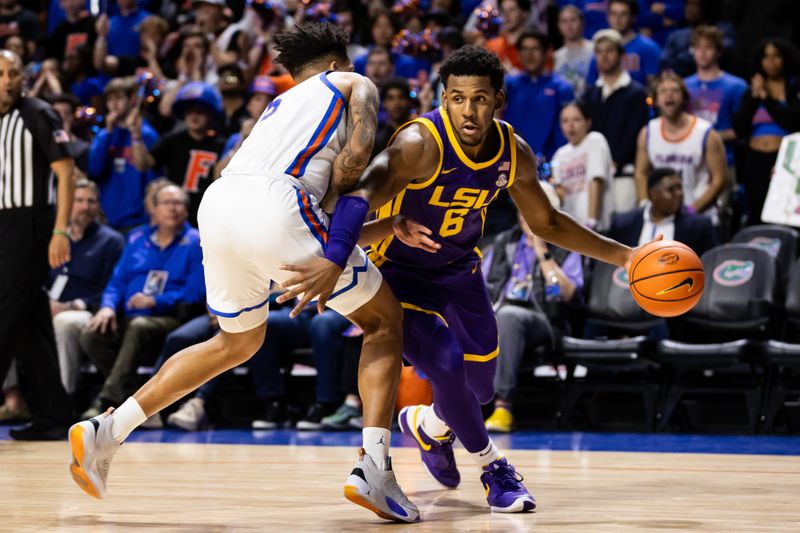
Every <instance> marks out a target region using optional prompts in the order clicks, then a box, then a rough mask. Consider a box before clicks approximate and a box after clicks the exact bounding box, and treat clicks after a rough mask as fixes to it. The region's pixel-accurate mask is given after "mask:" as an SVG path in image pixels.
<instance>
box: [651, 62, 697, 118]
mask: <svg viewBox="0 0 800 533" xmlns="http://www.w3.org/2000/svg"><path fill="white" fill-rule="evenodd" d="M668 81H671V82H674V83H677V84H678V87H680V90H681V96H682V97H683V109H684V111H685V110H687V109H689V101H690V100H691V98H692V97H691V95H690V94H689V89H687V88H686V83H685V82H684V81H683V78H681V77H680V76H678V75H677V74H675V73H674V72H672V71H671V70H665V71H664V72H662V73H661V74H659V75H658V77H657V78H656V80H655V82H653V91H654V92H656V93H657V92H658V87H659V86H660V85H661V84H662V83H666V82H668Z"/></svg>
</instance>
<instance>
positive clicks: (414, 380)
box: [395, 366, 433, 413]
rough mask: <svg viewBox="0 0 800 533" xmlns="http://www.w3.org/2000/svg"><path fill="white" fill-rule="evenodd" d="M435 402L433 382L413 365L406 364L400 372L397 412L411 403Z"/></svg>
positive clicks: (428, 403) (426, 403)
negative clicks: (420, 373)
mask: <svg viewBox="0 0 800 533" xmlns="http://www.w3.org/2000/svg"><path fill="white" fill-rule="evenodd" d="M431 403H433V389H431V382H430V381H428V380H427V379H424V378H423V377H422V376H420V375H419V373H418V372H417V371H416V370H415V369H414V367H413V366H404V367H403V371H402V373H401V374H400V386H399V387H398V388H397V403H396V404H395V410H396V412H398V413H399V412H400V409H402V408H403V407H406V406H409V405H419V404H425V405H430V404H431Z"/></svg>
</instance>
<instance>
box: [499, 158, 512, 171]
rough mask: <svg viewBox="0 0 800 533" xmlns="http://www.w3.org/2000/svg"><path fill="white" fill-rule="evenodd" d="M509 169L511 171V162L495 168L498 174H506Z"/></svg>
mask: <svg viewBox="0 0 800 533" xmlns="http://www.w3.org/2000/svg"><path fill="white" fill-rule="evenodd" d="M510 169H511V162H510V161H506V162H505V163H503V164H502V165H500V166H499V167H497V171H498V172H507V171H508V170H510Z"/></svg>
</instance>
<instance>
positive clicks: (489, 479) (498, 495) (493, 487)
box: [481, 457, 536, 513]
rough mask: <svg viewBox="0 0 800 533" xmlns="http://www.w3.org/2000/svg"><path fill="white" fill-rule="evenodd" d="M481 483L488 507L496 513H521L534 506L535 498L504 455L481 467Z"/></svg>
mask: <svg viewBox="0 0 800 533" xmlns="http://www.w3.org/2000/svg"><path fill="white" fill-rule="evenodd" d="M481 483H483V490H485V491H486V500H487V501H488V502H489V507H491V509H492V511H494V512H496V513H523V512H525V511H530V510H532V509H534V508H535V507H536V500H535V499H534V498H533V496H532V495H531V494H530V493H529V492H528V489H526V488H525V485H523V484H522V475H521V474H519V473H517V471H516V470H515V469H514V467H513V466H512V465H510V464H508V461H506V459H505V457H501V458H500V459H497V460H496V461H492V462H491V463H489V464H488V465H486V466H484V467H483V474H481Z"/></svg>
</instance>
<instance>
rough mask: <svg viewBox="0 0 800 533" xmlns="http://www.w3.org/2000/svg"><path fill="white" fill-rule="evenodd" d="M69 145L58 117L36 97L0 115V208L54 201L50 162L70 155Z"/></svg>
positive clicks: (21, 101) (44, 204) (44, 205)
mask: <svg viewBox="0 0 800 533" xmlns="http://www.w3.org/2000/svg"><path fill="white" fill-rule="evenodd" d="M69 146H70V142H69V134H67V132H66V131H64V126H63V124H62V122H61V117H59V116H58V114H57V113H56V112H55V111H54V110H53V108H52V107H51V106H50V105H49V104H48V103H46V102H44V101H42V100H39V99H38V98H28V97H25V96H23V97H21V98H20V99H19V100H18V101H17V104H16V105H15V106H14V107H12V108H11V109H10V110H9V111H8V112H7V113H5V114H3V115H0V210H10V209H19V208H31V207H38V208H41V207H46V206H48V205H53V204H55V199H56V195H55V188H54V175H53V172H52V170H51V169H50V163H52V162H54V161H58V160H59V159H65V158H70V157H72V154H71V152H70V148H69Z"/></svg>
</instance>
